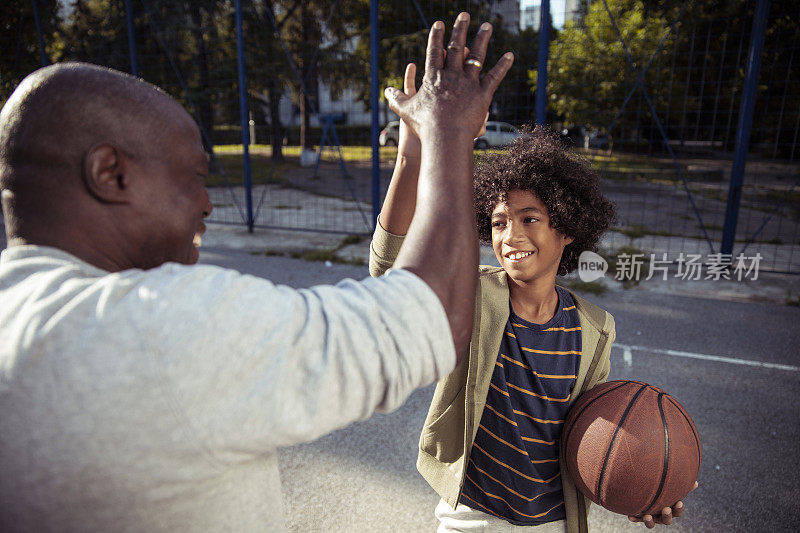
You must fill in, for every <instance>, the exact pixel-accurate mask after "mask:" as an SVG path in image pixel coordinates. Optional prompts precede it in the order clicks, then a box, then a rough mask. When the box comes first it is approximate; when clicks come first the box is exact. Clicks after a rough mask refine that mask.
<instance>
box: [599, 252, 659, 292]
mask: <svg viewBox="0 0 800 533" xmlns="http://www.w3.org/2000/svg"><path fill="white" fill-rule="evenodd" d="M599 253H600V255H601V256H602V257H603V258H604V259H605V260H606V261H608V271H609V272H610V273H612V275H613V276H614V277H615V279H616V275H617V272H618V270H619V266H620V264H621V263H620V262H619V256H620V255H623V254H627V255H629V256H640V257H637V263H638V264H640V265H641V266H640V270H639V277H638V278H634V277H630V278H628V277H627V276H626V277H625V279H623V280H622V286H623V288H625V289H630V288H632V287H635V286H636V285H638V284H639V282H641V281H642V279H643V278H644V277H645V276H647V273H648V272H649V271H650V257H649V255H648V254H646V253H645V252H644V251H643V250H640V249H639V248H636V247H635V246H622V247H620V248H617V249H615V250H610V251H606V250H600V252H599ZM626 273H627V274H629V273H630V269H626Z"/></svg>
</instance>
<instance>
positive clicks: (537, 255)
mask: <svg viewBox="0 0 800 533" xmlns="http://www.w3.org/2000/svg"><path fill="white" fill-rule="evenodd" d="M491 224H492V247H493V248H494V253H495V256H496V257H497V261H498V262H499V263H500V266H502V267H503V269H504V270H505V271H506V273H507V274H508V276H509V277H510V278H511V279H513V280H514V281H517V282H521V283H526V282H532V281H535V280H539V279H543V278H544V279H552V281H551V283H554V282H555V275H556V273H557V272H558V264H559V262H560V261H561V254H562V252H563V251H564V247H565V246H567V245H568V244H569V243H571V242H572V240H573V239H572V237H567V236H566V235H563V234H562V233H561V232H559V231H558V230H556V229H554V228H553V227H552V226H550V216H549V213H548V211H547V207H546V206H545V205H544V203H543V202H542V201H541V200H540V199H539V198H538V197H537V196H536V195H534V194H533V193H531V192H530V191H523V190H513V191H509V193H508V197H507V199H506V201H505V202H500V203H499V204H497V206H495V208H494V211H492V217H491Z"/></svg>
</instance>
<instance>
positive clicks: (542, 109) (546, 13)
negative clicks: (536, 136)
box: [536, 0, 550, 126]
mask: <svg viewBox="0 0 800 533" xmlns="http://www.w3.org/2000/svg"><path fill="white" fill-rule="evenodd" d="M541 14H542V20H541V22H540V23H539V65H538V68H537V70H538V75H537V78H536V124H540V125H542V126H544V125H545V124H547V58H548V57H549V55H550V0H542V5H541Z"/></svg>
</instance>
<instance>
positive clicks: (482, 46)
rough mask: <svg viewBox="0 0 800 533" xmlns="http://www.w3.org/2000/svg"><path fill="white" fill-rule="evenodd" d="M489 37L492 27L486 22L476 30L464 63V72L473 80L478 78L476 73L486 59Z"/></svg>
mask: <svg viewBox="0 0 800 533" xmlns="http://www.w3.org/2000/svg"><path fill="white" fill-rule="evenodd" d="M491 36H492V25H491V24H489V23H488V22H484V23H483V24H481V27H480V29H479V30H478V35H476V36H475V40H474V41H473V42H472V51H470V52H469V54H467V55H468V57H467V59H466V60H465V61H464V70H466V71H467V72H469V73H470V74H472V75H473V77H474V78H475V79H477V78H478V72H480V70H481V67H482V66H483V61H484V59H485V58H486V47H487V46H488V44H489V37H491ZM465 50H468V49H465Z"/></svg>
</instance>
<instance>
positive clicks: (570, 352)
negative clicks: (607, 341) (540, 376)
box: [520, 346, 581, 355]
mask: <svg viewBox="0 0 800 533" xmlns="http://www.w3.org/2000/svg"><path fill="white" fill-rule="evenodd" d="M520 348H522V349H523V350H524V351H526V352H531V353H537V354H542V355H581V351H580V350H567V351H565V352H560V351H557V350H534V349H533V348H525V347H524V346H520Z"/></svg>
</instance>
